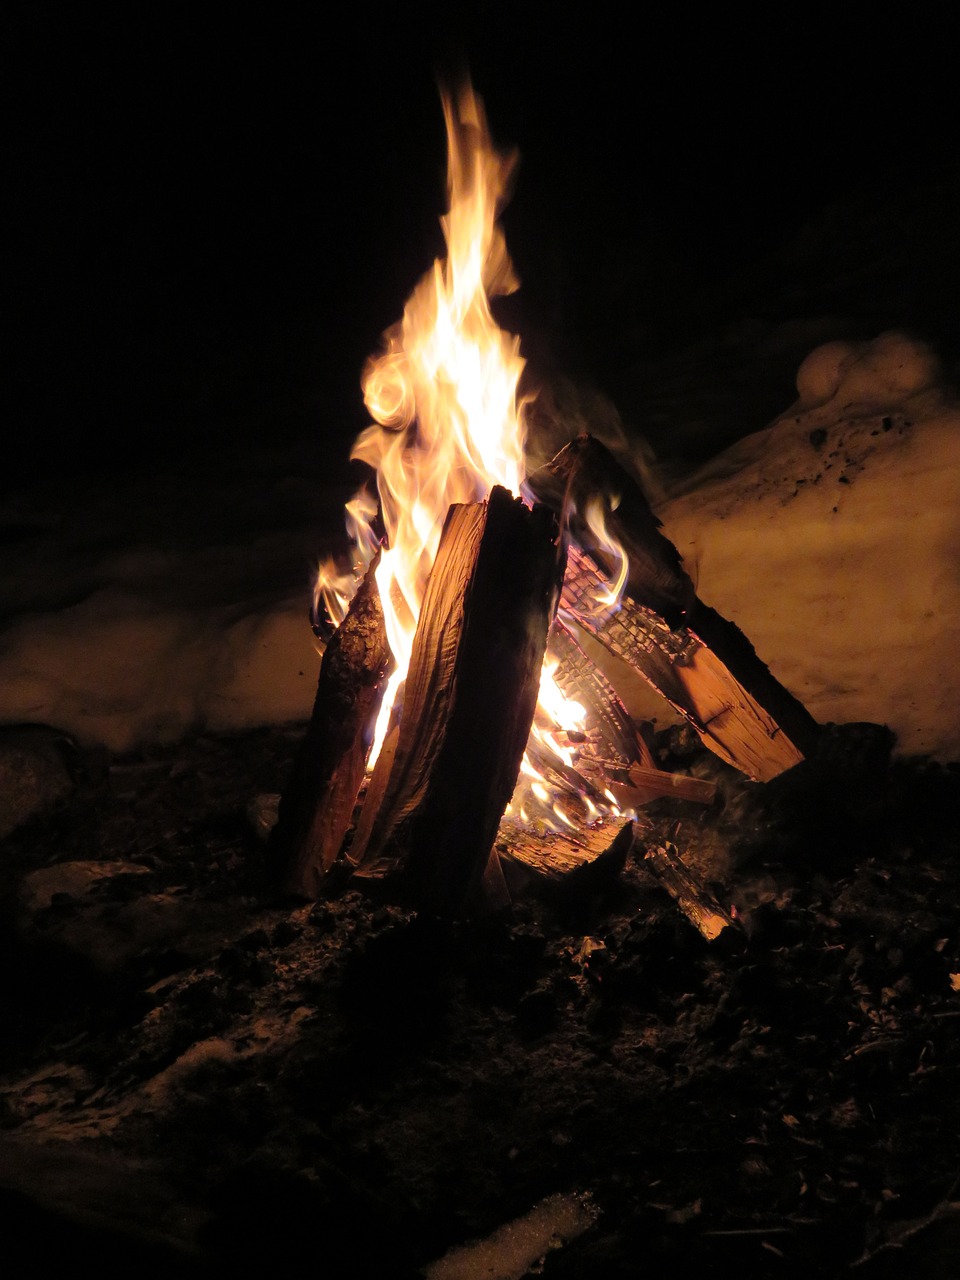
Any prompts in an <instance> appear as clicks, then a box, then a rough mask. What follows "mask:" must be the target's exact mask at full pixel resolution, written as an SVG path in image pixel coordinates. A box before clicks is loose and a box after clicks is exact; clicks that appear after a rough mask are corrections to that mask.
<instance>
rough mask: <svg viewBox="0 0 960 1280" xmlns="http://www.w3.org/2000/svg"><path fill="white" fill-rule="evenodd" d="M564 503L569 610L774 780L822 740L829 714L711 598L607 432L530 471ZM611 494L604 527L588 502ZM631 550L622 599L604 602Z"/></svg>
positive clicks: (715, 742)
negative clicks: (800, 692)
mask: <svg viewBox="0 0 960 1280" xmlns="http://www.w3.org/2000/svg"><path fill="white" fill-rule="evenodd" d="M529 484H530V488H531V490H532V491H533V493H534V494H535V495H536V496H537V497H538V498H539V499H540V500H541V501H546V502H549V503H550V504H551V505H553V506H554V509H555V510H557V511H559V512H563V514H564V519H566V520H567V522H568V523H569V527H570V531H571V535H572V537H573V538H574V539H575V540H576V542H577V543H578V544H579V547H580V548H582V550H578V549H577V548H571V551H570V556H569V569H568V573H567V577H566V580H565V582H564V589H563V596H562V599H561V602H560V607H561V610H562V611H563V612H564V614H565V615H569V616H570V617H571V618H572V619H573V621H575V622H576V623H577V625H579V626H581V627H582V628H583V629H584V630H585V631H587V632H588V633H589V634H591V635H593V636H594V637H595V638H596V639H597V640H598V641H599V642H600V643H601V644H602V645H604V646H605V647H606V648H608V649H609V650H610V652H612V653H615V654H616V655H617V656H619V657H621V658H623V659H624V660H625V661H627V662H628V663H629V664H630V665H631V666H632V667H633V668H634V669H635V670H636V671H638V672H639V673H640V674H641V675H642V676H644V678H645V679H646V680H647V681H648V682H649V683H650V684H651V685H652V686H653V687H654V688H655V689H657V690H658V692H659V693H661V694H662V695H663V696H664V697H665V698H666V699H667V700H668V701H669V702H670V703H671V704H672V705H673V707H674V708H675V709H676V710H677V711H678V712H680V714H681V715H683V716H684V717H685V718H686V719H687V720H688V721H689V722H690V723H691V724H692V725H693V727H694V728H695V729H696V731H697V733H698V734H699V735H700V737H701V739H702V741H703V742H704V743H705V745H706V746H708V747H709V748H710V749H711V750H712V751H714V752H715V753H716V754H717V755H718V756H720V758H721V759H723V760H725V761H727V763H729V764H731V765H733V766H734V767H736V768H737V769H740V770H741V771H742V772H743V773H745V774H747V776H748V777H751V778H756V779H759V780H760V781H764V782H766V781H769V779H771V778H774V777H776V776H777V775H778V774H780V773H783V772H784V771H785V770H786V769H789V768H791V767H792V766H793V765H795V764H799V763H800V761H801V760H803V759H804V758H805V756H806V755H808V754H809V753H810V751H811V750H812V748H813V746H814V744H815V742H816V738H817V734H818V726H817V723H816V721H815V720H814V719H813V717H812V716H811V715H810V714H809V712H808V711H807V710H806V708H805V707H804V706H803V704H802V703H801V702H800V701H799V700H798V699H797V698H795V697H794V696H793V695H792V694H791V693H790V692H789V691H788V690H787V689H785V688H784V687H783V685H781V684H780V683H779V681H778V680H777V679H776V678H775V677H774V676H773V675H772V674H771V672H770V670H769V669H768V668H767V666H766V665H765V664H764V663H763V662H761V661H760V659H759V658H758V657H757V654H756V652H755V651H754V648H753V646H752V645H751V644H750V642H749V640H747V638H746V636H745V635H744V634H743V632H742V631H740V629H739V628H738V627H736V626H735V625H734V624H733V623H731V622H728V621H727V620H726V619H725V618H722V617H721V616H720V614H718V613H717V612H716V611H715V610H714V609H711V608H709V607H708V606H706V605H704V604H703V603H702V601H700V600H699V599H698V597H697V595H696V592H695V590H694V587H693V583H692V582H691V580H690V578H689V577H688V575H687V574H686V572H685V571H684V569H683V564H682V560H681V557H680V555H679V552H678V551H677V549H676V548H675V547H674V546H673V544H672V543H671V542H670V541H669V540H668V539H667V538H666V537H664V535H663V534H662V533H661V532H660V522H659V521H658V520H657V518H656V516H655V515H654V514H653V512H652V511H651V509H650V506H649V504H648V503H647V500H646V498H645V497H644V495H643V493H642V491H641V490H640V487H639V485H638V484H637V483H636V481H635V480H634V479H633V478H632V477H631V476H630V475H629V474H628V473H627V472H626V471H625V470H624V469H623V468H622V467H620V465H619V464H618V463H617V462H616V460H615V459H614V458H613V456H612V455H611V454H610V453H609V452H608V451H607V450H606V449H605V448H604V447H603V445H601V444H600V443H599V442H598V441H596V440H594V439H593V438H592V437H590V436H580V437H579V438H578V439H577V440H575V441H573V442H572V443H571V444H569V445H567V446H566V448H564V449H562V450H561V451H560V453H559V454H557V456H556V457H555V458H554V459H553V461H552V462H550V463H549V464H548V465H547V466H546V467H543V468H541V469H540V470H539V471H538V472H536V473H535V475H534V476H532V477H531V478H530V481H529ZM598 498H602V499H603V507H602V512H601V516H602V521H603V525H604V529H603V530H602V531H598V521H597V520H596V518H592V519H590V520H588V513H589V511H590V507H591V505H592V504H596V502H597V499H598ZM611 544H614V545H617V546H619V547H621V548H622V551H623V553H624V554H625V555H626V557H627V562H628V563H627V577H626V584H625V588H624V592H623V598H622V599H621V601H620V603H619V604H618V605H616V606H614V607H609V606H606V607H604V606H601V605H598V588H599V589H600V594H603V591H602V588H603V587H605V585H606V583H607V581H608V580H609V578H610V577H611V576H613V571H614V570H615V569H616V568H618V567H619V566H618V565H617V564H616V556H615V555H614V554H613V553H612V552H611V551H610V549H609V548H610V546H611Z"/></svg>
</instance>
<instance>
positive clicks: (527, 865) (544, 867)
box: [496, 818, 633, 896]
mask: <svg viewBox="0 0 960 1280" xmlns="http://www.w3.org/2000/svg"><path fill="white" fill-rule="evenodd" d="M632 844H633V823H632V822H630V821H627V822H624V821H623V819H617V820H614V821H607V822H599V823H596V824H594V825H593V826H592V827H588V826H584V827H583V828H581V829H580V830H578V831H577V833H576V834H574V833H573V832H570V831H551V832H548V833H546V834H539V833H537V832H536V831H534V830H532V829H531V828H530V827H526V826H522V825H521V824H520V823H517V822H515V821H513V820H512V819H510V818H505V819H504V821H503V822H502V823H501V824H500V831H499V833H498V835H497V844H496V855H497V857H498V859H499V863H500V870H501V872H502V874H503V878H504V880H505V882H506V885H507V888H508V890H509V891H510V893H511V894H513V895H515V896H519V895H520V894H522V893H523V892H525V891H526V890H527V889H528V888H530V887H531V886H532V885H539V886H540V887H542V888H543V887H548V886H553V887H556V886H557V885H559V884H561V883H563V882H566V883H567V885H568V886H572V887H576V883H577V881H578V880H582V879H583V878H584V877H585V875H586V873H587V872H588V871H589V870H590V869H591V868H593V869H594V870H595V871H600V870H601V869H602V867H603V866H604V865H606V866H612V867H615V868H617V869H618V870H619V868H620V867H622V864H623V862H624V861H625V860H626V856H627V854H628V853H629V851H630V848H631V846H632Z"/></svg>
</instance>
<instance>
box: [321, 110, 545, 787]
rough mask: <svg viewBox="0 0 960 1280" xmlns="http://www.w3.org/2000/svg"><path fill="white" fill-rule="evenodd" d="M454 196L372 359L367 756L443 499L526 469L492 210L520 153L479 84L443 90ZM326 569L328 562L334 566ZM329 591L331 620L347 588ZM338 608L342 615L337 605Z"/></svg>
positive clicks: (505, 271) (474, 496)
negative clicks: (384, 657)
mask: <svg viewBox="0 0 960 1280" xmlns="http://www.w3.org/2000/svg"><path fill="white" fill-rule="evenodd" d="M442 97H443V110H444V116H445V119H446V125H447V146H448V169H447V188H448V194H449V198H450V206H449V211H448V212H447V215H446V216H445V217H444V218H443V219H441V225H442V227H443V234H444V239H445V241H446V246H447V257H446V258H445V259H443V260H439V259H438V260H437V261H436V262H435V263H434V264H433V267H432V269H431V270H430V271H428V272H427V274H426V275H425V276H424V277H423V279H422V280H421V281H420V283H419V284H418V285H417V287H416V288H415V290H414V292H413V294H412V295H411V297H410V299H409V300H408V302H407V305H406V307H405V308H404V312H403V318H402V319H401V320H400V321H399V322H398V323H397V324H395V325H394V326H393V327H392V328H390V329H388V330H387V332H386V333H385V334H384V345H383V350H382V351H381V353H380V354H379V355H377V356H374V357H373V358H372V359H371V360H370V361H368V363H367V367H366V369H365V370H364V374H363V392H364V401H365V403H366V406H367V409H368V410H369V411H370V415H371V417H372V418H373V419H374V425H372V426H370V427H368V428H367V429H366V430H365V431H364V432H362V433H361V435H360V436H359V438H358V439H357V441H356V444H355V445H354V449H353V454H352V456H353V457H354V458H357V459H360V460H361V461H362V462H366V463H368V464H369V465H370V466H371V467H372V468H373V469H374V470H375V472H376V476H377V489H378V491H379V497H380V511H381V515H382V519H383V524H384V528H385V530H386V542H387V547H388V550H386V551H385V552H384V554H383V556H382V557H381V561H380V565H379V567H378V571H377V582H378V584H379V588H380V596H381V599H382V601H383V606H384V613H385V616H386V624H387V636H388V639H389V642H390V648H391V651H392V653H393V656H394V659H395V660H396V664H397V667H396V671H395V672H394V675H393V677H392V679H391V681H390V685H391V687H390V689H388V693H387V696H386V697H385V698H384V703H383V710H382V711H381V716H380V723H379V724H378V731H377V737H376V739H375V743H374V748H373V751H372V753H371V763H372V760H373V759H374V758H375V756H376V753H377V752H378V751H379V746H380V743H381V741H382V738H383V735H384V726H385V725H386V723H387V720H388V717H389V713H390V706H391V704H392V701H393V697H394V696H395V694H396V691H397V689H398V688H399V686H400V684H401V683H402V681H403V678H404V675H405V672H406V669H407V666H408V663H409V660H410V650H411V647H412V644H413V636H414V632H415V630H416V625H417V619H418V617H419V616H420V606H421V603H422V600H423V594H424V590H425V588H426V583H427V578H428V576H429V573H430V568H431V566H432V564H433V561H434V558H435V557H436V553H437V548H438V546H439V543H440V533H441V530H442V527H443V521H444V518H445V517H446V514H447V509H448V508H449V506H450V504H451V503H454V502H477V501H480V500H482V499H484V498H486V497H487V496H488V494H489V492H490V489H491V488H492V487H493V485H495V484H500V485H503V486H504V488H506V489H509V490H510V491H511V492H512V493H514V494H518V493H519V491H520V482H521V480H522V479H523V444H524V434H525V433H524V427H523V406H522V403H520V402H519V401H518V396H517V383H518V381H519V378H520V373H521V371H522V369H523V365H524V361H523V359H522V357H521V355H520V344H519V341H518V340H517V338H516V337H514V336H513V335H512V334H507V333H504V331H503V330H502V329H500V328H499V327H498V325H497V324H496V322H495V321H494V319H493V316H492V314H491V312H490V298H491V297H495V296H497V295H498V294H505V293H509V292H511V291H512V290H513V289H515V288H516V287H517V281H516V278H515V276H514V274H513V268H512V265H511V262H510V258H509V256H508V254H507V247H506V242H505V240H504V237H503V233H502V231H501V230H500V227H499V226H498V224H497V214H498V213H499V211H500V209H501V208H502V206H503V203H504V202H505V200H506V197H507V188H508V183H509V180H510V176H511V173H512V171H513V168H514V164H515V161H516V157H515V156H514V155H502V154H500V153H498V152H497V151H496V150H495V149H494V147H493V144H492V142H491V140H490V135H489V131H488V129H487V122H486V118H485V115H484V111H483V105H482V103H481V102H480V100H479V99H478V98H477V97H476V96H475V95H474V93H473V92H472V90H471V89H469V88H466V89H464V90H462V91H461V92H460V93H459V95H458V96H457V97H456V99H455V100H454V99H453V98H452V97H451V96H450V95H448V94H443V95H442ZM363 515H364V516H365V518H366V524H365V526H361V527H360V528H359V530H358V535H357V536H355V537H354V541H355V543H356V545H357V550H358V553H359V560H360V563H361V565H362V566H364V567H365V566H366V564H368V563H369V562H370V560H371V559H372V557H373V554H374V553H375V551H376V538H375V537H374V536H373V534H372V531H371V522H372V520H373V517H374V515H375V511H373V510H371V509H370V507H369V506H367V507H365V508H364V512H363ZM328 576H329V571H328ZM333 585H334V587H336V586H337V585H340V600H339V601H338V600H337V599H336V598H335V596H334V595H333V593H332V591H330V590H329V589H328V590H327V592H326V593H325V595H324V600H325V603H326V604H327V608H328V610H329V611H330V613H331V617H332V618H333V620H334V621H336V622H339V621H340V619H341V618H342V617H343V614H344V612H345V609H346V605H347V604H348V603H349V598H350V591H349V588H348V589H347V590H344V589H343V585H344V584H342V582H341V583H340V584H336V583H334V584H333ZM335 610H336V612H334V611H335Z"/></svg>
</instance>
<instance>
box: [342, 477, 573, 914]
mask: <svg viewBox="0 0 960 1280" xmlns="http://www.w3.org/2000/svg"><path fill="white" fill-rule="evenodd" d="M563 570H564V554H563V551H562V544H561V540H560V537H559V529H558V525H557V521H556V519H555V517H554V515H553V513H552V512H551V511H550V510H549V509H548V508H547V507H544V506H541V505H537V506H535V507H534V508H533V509H532V510H531V509H530V508H529V507H527V506H526V505H525V504H524V503H523V502H522V501H521V500H520V499H515V498H513V497H512V496H511V495H510V494H509V493H508V492H507V491H506V490H505V489H502V488H500V487H499V486H497V487H495V488H494V489H493V490H492V491H491V494H490V497H489V499H488V500H487V501H486V502H482V503H473V504H469V505H464V504H457V505H455V506H452V507H451V508H450V511H449V512H448V515H447V519H446V522H445V524H444V529H443V534H442V537H441V540H440V547H439V550H438V552H437V558H436V561H435V562H434V566H433V569H432V571H431V574H430V579H429V581H428V584H427V589H426V592H425V595H424V600H423V604H422V606H421V611H420V619H419V622H418V625H417V632H416V636H415V639H414V644H413V653H412V657H411V661H410V667H409V670H408V673H407V679H406V683H405V688H404V694H403V698H404V701H403V710H402V714H401V716H400V722H399V727H398V729H397V733H396V739H395V743H394V744H392V758H388V757H382V758H381V760H380V761H378V763H377V766H376V768H375V770H374V774H373V778H372V780H371V783H370V787H369V788H368V797H367V799H366V800H365V802H364V808H363V810H362V811H361V816H360V821H359V824H358V828H357V833H356V835H355V838H354V841H353V845H352V846H351V848H350V850H349V852H348V855H347V856H348V858H349V860H350V861H351V863H353V865H354V866H355V867H356V871H355V876H356V877H358V878H359V879H360V880H363V881H366V882H367V883H370V882H371V881H389V882H390V883H391V884H392V885H394V886H395V889H396V891H397V892H399V893H400V894H401V895H403V896H405V897H408V898H409V899H412V900H413V901H414V902H416V904H417V905H418V906H420V907H425V908H427V909H430V910H434V911H438V912H444V913H452V912H456V911H459V910H460V909H462V908H463V907H464V906H465V905H466V904H467V903H468V902H469V901H470V900H471V899H472V898H473V897H474V896H475V895H478V893H479V886H480V883H481V880H482V876H483V872H484V867H485V865H486V862H487V859H488V856H489V853H490V850H491V848H492V847H493V843H494V840H495V838H496V834H497V827H498V824H499V822H500V819H501V816H502V814H503V812H504V809H505V808H506V806H507V803H508V801H509V799H510V796H511V794H512V792H513V789H514V785H515V783H516V780H517V774H518V772H519V768H520V761H521V758H522V756H523V751H524V748H525V746H526V743H527V737H528V735H529V732H530V725H531V723H532V721H533V715H534V710H535V707H536V702H537V696H538V690H539V681H540V668H541V664H542V662H543V655H544V649H545V646H546V640H547V632H548V630H549V627H550V623H551V621H552V619H553V616H554V612H555V610H556V604H557V599H558V596H559V588H560V583H561V581H562V577H563ZM368 805H373V806H374V807H373V808H372V809H368Z"/></svg>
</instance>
